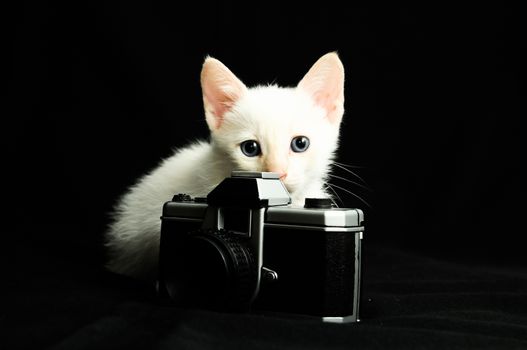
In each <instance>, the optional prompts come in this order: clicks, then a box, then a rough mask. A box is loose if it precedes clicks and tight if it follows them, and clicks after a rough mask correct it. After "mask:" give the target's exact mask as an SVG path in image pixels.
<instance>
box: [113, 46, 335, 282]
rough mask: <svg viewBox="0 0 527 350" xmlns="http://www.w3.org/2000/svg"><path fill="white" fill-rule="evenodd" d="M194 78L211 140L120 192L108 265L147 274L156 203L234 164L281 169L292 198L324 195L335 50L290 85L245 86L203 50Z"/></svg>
mask: <svg viewBox="0 0 527 350" xmlns="http://www.w3.org/2000/svg"><path fill="white" fill-rule="evenodd" d="M201 86H202V91H203V103H204V107H205V117H206V121H207V124H208V126H209V129H210V132H211V135H210V142H203V141H202V142H196V143H195V144H193V145H191V146H189V147H186V148H183V149H180V150H178V151H176V152H175V154H174V155H173V156H171V157H169V158H168V159H166V160H164V161H163V162H162V163H161V165H160V166H159V167H158V168H156V169H155V170H153V171H152V172H151V173H149V174H147V175H146V176H144V177H143V178H141V179H140V180H139V181H138V182H137V184H136V185H134V186H133V187H131V188H130V190H129V191H128V192H127V193H126V194H125V195H124V197H123V198H122V199H121V201H120V202H119V204H118V205H117V207H116V209H115V213H114V221H113V223H112V224H111V226H110V229H109V231H108V232H107V235H106V241H107V243H106V245H107V248H108V250H109V253H110V261H109V263H108V264H107V267H108V268H109V269H110V270H112V271H114V272H117V273H121V274H125V275H129V276H133V277H138V278H144V279H154V278H155V277H156V273H157V259H158V250H159V236H160V224H161V220H160V215H161V210H162V206H163V203H164V202H166V201H168V200H170V199H171V198H172V196H173V195H174V194H176V193H187V194H190V195H191V196H206V195H207V193H208V192H209V191H211V190H212V189H213V188H214V187H215V186H216V185H217V184H218V183H220V182H221V181H222V180H223V179H224V178H225V177H227V176H229V175H230V173H231V171H233V170H246V171H272V172H278V173H280V174H281V175H282V176H281V178H282V181H283V182H284V184H285V185H286V187H287V189H288V190H289V192H290V194H291V197H292V200H293V205H303V203H304V199H305V198H306V197H321V196H328V194H326V192H325V185H324V184H325V181H326V178H327V176H328V172H329V167H330V165H331V163H332V159H333V156H334V152H335V150H336V149H337V143H338V135H339V126H340V121H341V119H342V115H343V113H344V68H343V66H342V63H341V61H340V60H339V58H338V56H337V54H336V53H328V54H326V55H324V56H322V57H321V58H320V59H319V60H318V61H317V62H316V63H315V64H314V65H313V67H311V69H310V70H309V72H308V73H307V74H306V75H305V76H304V78H303V79H302V80H301V81H300V83H299V84H298V85H297V87H296V88H282V87H278V86H275V85H271V86H258V87H254V88H247V87H246V86H245V85H244V84H243V83H242V82H241V81H240V80H239V79H238V78H237V77H236V76H235V75H234V74H233V73H232V72H231V71H230V70H229V69H228V68H227V67H225V66H224V65H223V64H222V63H221V62H220V61H218V60H216V59H214V58H211V57H207V58H206V59H205V62H204V64H203V69H202V71H201Z"/></svg>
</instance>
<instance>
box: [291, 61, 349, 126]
mask: <svg viewBox="0 0 527 350" xmlns="http://www.w3.org/2000/svg"><path fill="white" fill-rule="evenodd" d="M298 88H300V89H303V90H304V91H305V92H307V93H308V94H309V95H310V96H311V97H312V98H313V100H314V101H315V103H316V104H317V105H319V106H320V107H323V108H324V109H325V110H326V111H327V114H326V117H327V118H328V120H329V121H330V122H331V123H333V124H337V125H338V124H339V123H340V121H341V119H342V114H343V113H344V66H343V65H342V62H341V61H340V59H339V56H338V55H337V53H336V52H330V53H328V54H325V55H324V56H322V57H321V58H319V60H318V61H317V62H316V63H315V64H314V65H313V67H311V69H310V70H309V72H307V74H306V75H305V76H304V78H302V80H301V81H300V83H298Z"/></svg>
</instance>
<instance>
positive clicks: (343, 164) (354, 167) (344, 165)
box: [333, 161, 366, 169]
mask: <svg viewBox="0 0 527 350" xmlns="http://www.w3.org/2000/svg"><path fill="white" fill-rule="evenodd" d="M333 163H335V164H338V165H342V166H343V167H346V168H352V169H364V168H366V167H365V166H362V165H351V164H346V163H341V162H335V161H333Z"/></svg>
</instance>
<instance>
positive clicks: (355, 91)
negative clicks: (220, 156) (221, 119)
mask: <svg viewBox="0 0 527 350" xmlns="http://www.w3.org/2000/svg"><path fill="white" fill-rule="evenodd" d="M7 15H8V16H9V17H11V18H10V19H12V22H11V23H12V24H11V25H10V27H9V30H8V40H7V41H6V42H5V45H4V46H6V47H7V49H8V50H7V56H8V57H9V58H10V59H11V60H10V65H9V66H7V80H6V85H7V101H6V102H5V103H4V104H3V109H4V112H3V113H2V114H3V116H2V138H1V139H2V144H3V146H2V148H3V149H4V151H6V156H5V158H4V160H3V162H2V163H3V165H4V166H3V176H6V179H5V180H4V181H3V187H4V191H3V192H4V196H3V197H4V203H5V204H7V205H6V206H7V215H6V219H4V224H3V225H4V227H5V229H4V230H3V231H4V232H5V233H6V234H5V239H6V241H7V244H5V245H2V246H3V249H2V250H4V251H5V253H6V254H3V257H4V258H6V260H5V261H6V263H4V267H5V268H6V271H8V275H9V276H13V280H12V281H14V282H12V283H11V284H10V285H11V286H12V288H13V289H12V290H11V292H12V294H14V295H16V294H18V291H17V289H16V288H18V286H19V284H18V283H19V282H20V281H21V280H23V277H21V276H22V275H23V274H26V273H28V272H29V271H40V272H39V273H42V274H43V275H44V276H48V277H49V276H52V277H50V278H53V276H61V275H60V273H58V272H57V273H56V271H67V272H68V273H72V274H73V273H75V272H76V271H79V269H81V270H82V269H85V270H86V271H91V269H92V268H93V267H94V266H99V265H100V264H101V263H102V261H103V258H104V254H103V251H102V249H101V242H102V233H103V231H104V228H105V226H106V225H107V223H108V216H107V213H108V211H109V210H110V209H111V207H112V205H113V203H114V202H115V200H116V199H117V197H118V196H119V195H120V194H121V193H122V192H123V191H124V190H125V189H126V188H127V187H128V186H129V185H131V184H132V183H133V182H134V180H135V179H136V178H137V177H138V176H140V175H141V174H143V173H144V172H146V171H148V170H150V169H152V168H153V167H155V166H156V164H157V163H158V162H159V161H160V160H161V158H163V157H166V156H168V155H170V154H171V152H172V149H173V148H175V147H182V146H185V145H186V144H187V143H188V142H191V141H192V140H194V139H196V138H206V137H207V135H208V130H207V127H206V123H205V120H204V117H203V106H202V100H201V90H200V86H199V73H200V69H201V64H202V63H203V59H204V58H205V57H206V55H212V56H213V57H216V58H218V59H220V60H221V61H222V62H223V63H225V64H226V65H227V66H228V67H229V68H230V69H231V70H232V71H233V72H234V73H235V74H236V75H237V76H238V77H239V78H240V79H241V80H242V81H244V82H245V83H246V84H247V85H248V86H252V85H256V84H261V83H271V82H275V83H278V84H279V85H286V86H294V85H295V84H296V83H297V82H298V81H299V80H300V79H301V78H302V76H303V75H304V74H305V73H306V72H307V70H308V69H309V68H310V67H311V65H312V64H313V63H314V62H315V61H316V60H317V59H318V58H319V57H320V56H322V55H323V54H325V53H327V52H329V51H335V50H336V51H338V53H339V55H340V57H341V59H342V61H343V64H344V66H345V69H346V85H345V91H346V102H345V107H346V114H345V117H344V122H343V125H342V133H341V135H342V136H341V147H340V150H339V156H338V160H339V161H341V162H344V163H348V164H353V165H357V166H361V168H357V169H354V171H356V173H357V174H358V175H359V176H360V177H362V178H363V179H364V180H366V182H367V183H368V187H369V188H370V189H371V190H364V189H362V188H360V187H357V186H350V185H345V184H344V183H342V182H340V183H339V182H338V181H336V182H335V183H336V184H338V185H340V186H343V185H344V186H346V187H347V188H348V189H350V190H352V191H353V192H355V193H356V194H359V195H360V196H361V197H363V198H364V199H365V200H366V201H367V202H368V203H370V205H371V208H368V207H364V206H363V205H362V204H361V203H360V201H357V200H356V199H355V198H354V197H353V196H351V195H347V194H346V193H340V195H341V197H342V199H343V202H344V203H343V204H344V205H345V206H359V207H363V209H364V210H365V212H366V218H367V232H366V240H365V252H366V253H365V259H366V261H367V259H368V254H370V255H371V258H370V259H371V261H372V264H373V262H375V261H376V260H375V256H378V255H379V254H380V253H378V252H379V251H384V250H383V249H387V250H388V251H392V249H394V250H395V251H397V252H402V253H401V254H410V255H411V256H420V257H423V258H424V259H427V258H434V259H439V261H445V262H447V261H448V262H455V263H463V264H467V266H469V267H470V266H472V267H473V268H474V269H483V270H485V269H486V268H487V267H489V268H490V267H492V268H504V269H505V268H506V269H509V270H515V271H524V270H525V264H526V262H527V258H526V256H527V255H526V254H525V252H524V250H525V248H524V247H525V246H524V244H523V242H524V239H523V236H524V234H525V225H524V211H525V199H524V194H525V193H524V189H525V186H524V180H525V173H524V172H523V171H522V170H520V168H521V166H522V163H524V160H525V154H524V151H523V149H522V148H523V147H524V142H523V139H522V138H523V137H524V134H525V131H524V129H523V128H522V127H520V122H521V110H522V102H523V101H522V99H521V94H520V90H521V89H522V88H523V81H522V80H520V52H523V50H524V48H525V40H524V38H523V36H522V35H520V33H521V27H522V21H523V19H522V18H521V16H520V15H519V10H518V9H514V8H502V7H490V6H488V7H483V6H473V7H470V8H457V7H456V8H445V7H437V8H435V7H427V8H355V7H350V8H344V7H342V6H341V5H338V6H337V5H335V4H331V3H327V2H326V3H320V4H316V6H315V5H309V4H307V3H305V4H302V5H298V6H285V5H284V4H271V3H269V2H261V3H253V2H246V3H245V4H236V3H232V2H215V3H208V4H203V3H198V2H196V4H193V5H192V4H190V5H189V4H186V5H185V6H182V5H181V4H179V3H178V2H173V3H171V4H154V3H149V2H144V3H140V2H121V3H117V2H116V3H110V2H106V3H101V4H94V3H91V4H89V5H88V4H83V5H81V4H80V3H79V4H77V3H74V4H73V3H72V4H68V5H63V6H53V5H49V4H46V3H45V2H33V3H29V2H26V3H24V4H23V5H20V6H16V7H14V8H13V9H12V11H11V12H9V13H8V14H7ZM337 174H339V175H341V176H342V175H346V174H345V173H343V172H342V171H340V172H337ZM350 179H351V177H350ZM4 210H6V209H4ZM377 248H378V249H379V250H376V249H377ZM380 255H382V254H380ZM387 256H389V254H388V255H387ZM400 258H401V257H400V256H399V255H395V256H394V257H393V259H394V260H393V261H391V260H390V259H389V258H388V260H386V261H388V263H387V264H388V265H389V264H390V263H393V262H395V260H399V259H400ZM388 265H386V266H388ZM409 265H410V266H412V264H409ZM35 266H37V267H35ZM482 266H484V267H485V268H482ZM371 270H372V271H375V269H374V268H372V269H371ZM82 271H84V270H82ZM54 273H56V274H54ZM373 273H374V272H373ZM422 273H423V276H426V274H427V272H426V271H422ZM35 274H37V273H35ZM57 274H58V275H57ZM416 274H417V273H416ZM365 276H367V275H365ZM370 276H372V275H370ZM379 276H384V275H382V274H381V275H378V276H376V278H379V281H382V278H381V277H379ZM55 278H56V279H59V278H58V277H55ZM386 278H388V277H386ZM39 283H40V282H39ZM21 286H23V284H22V285H21ZM6 320H7V321H6ZM8 320H9V318H8V317H6V318H4V322H8Z"/></svg>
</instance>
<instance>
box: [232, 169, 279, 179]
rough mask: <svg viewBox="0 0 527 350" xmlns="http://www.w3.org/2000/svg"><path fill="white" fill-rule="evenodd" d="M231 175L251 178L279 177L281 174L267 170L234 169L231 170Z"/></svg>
mask: <svg viewBox="0 0 527 350" xmlns="http://www.w3.org/2000/svg"><path fill="white" fill-rule="evenodd" d="M231 177H249V178H259V179H279V178H280V174H278V173H272V172H267V171H262V172H258V171H237V170H235V171H233V172H231Z"/></svg>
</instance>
